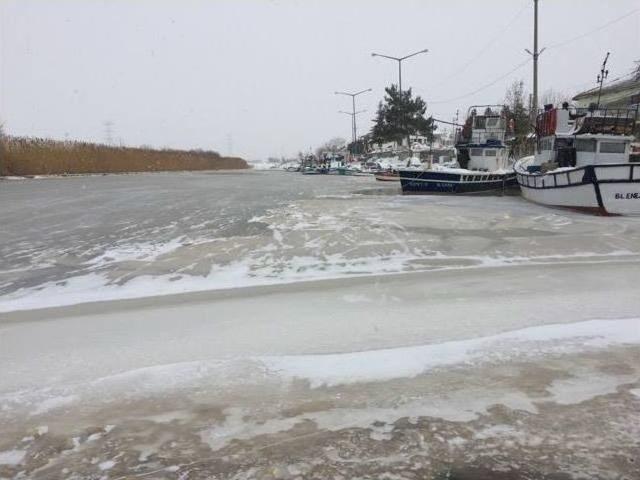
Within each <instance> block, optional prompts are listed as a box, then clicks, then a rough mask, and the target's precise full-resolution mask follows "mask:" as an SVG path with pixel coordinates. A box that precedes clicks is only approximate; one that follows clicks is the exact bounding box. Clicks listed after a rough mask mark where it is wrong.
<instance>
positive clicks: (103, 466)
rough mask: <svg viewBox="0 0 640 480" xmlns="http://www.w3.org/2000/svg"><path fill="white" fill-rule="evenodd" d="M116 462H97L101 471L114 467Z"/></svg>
mask: <svg viewBox="0 0 640 480" xmlns="http://www.w3.org/2000/svg"><path fill="white" fill-rule="evenodd" d="M115 465H116V462H114V461H113V460H107V461H105V462H101V463H99V464H98V468H99V469H100V470H102V471H105V470H111V469H112V468H113V467H115Z"/></svg>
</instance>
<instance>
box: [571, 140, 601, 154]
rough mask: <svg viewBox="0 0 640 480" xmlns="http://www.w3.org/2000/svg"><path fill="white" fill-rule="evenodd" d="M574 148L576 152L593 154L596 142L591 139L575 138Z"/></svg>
mask: <svg viewBox="0 0 640 480" xmlns="http://www.w3.org/2000/svg"><path fill="white" fill-rule="evenodd" d="M575 147H576V151H577V152H595V151H596V141H595V140H594V139H592V138H589V139H587V138H576V142H575Z"/></svg>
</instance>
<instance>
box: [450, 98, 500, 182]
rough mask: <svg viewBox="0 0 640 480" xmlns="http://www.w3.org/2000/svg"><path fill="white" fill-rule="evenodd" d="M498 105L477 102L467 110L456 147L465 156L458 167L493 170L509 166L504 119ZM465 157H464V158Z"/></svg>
mask: <svg viewBox="0 0 640 480" xmlns="http://www.w3.org/2000/svg"><path fill="white" fill-rule="evenodd" d="M503 112H504V107H503V106H502V105H481V106H474V107H471V108H470V109H469V115H468V117H467V121H466V123H465V126H464V128H463V129H462V135H461V138H460V142H459V143H458V149H459V150H461V152H460V153H461V154H462V155H461V157H468V161H466V162H465V165H462V163H461V167H462V168H466V169H468V170H479V171H485V172H494V171H498V170H503V169H506V168H508V166H509V152H508V149H507V147H506V145H505V143H504V142H505V136H506V132H507V122H506V119H505V117H504V113H503ZM465 160H466V158H465Z"/></svg>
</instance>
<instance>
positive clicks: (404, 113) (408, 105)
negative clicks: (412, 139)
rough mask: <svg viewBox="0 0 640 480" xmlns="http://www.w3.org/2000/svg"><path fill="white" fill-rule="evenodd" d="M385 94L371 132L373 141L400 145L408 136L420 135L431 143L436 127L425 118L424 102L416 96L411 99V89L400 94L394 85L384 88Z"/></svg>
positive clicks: (425, 107)
mask: <svg viewBox="0 0 640 480" xmlns="http://www.w3.org/2000/svg"><path fill="white" fill-rule="evenodd" d="M385 92H386V95H385V97H384V101H382V102H380V104H379V105H378V112H377V114H376V118H375V120H374V122H375V125H374V126H373V129H372V130H371V134H372V137H373V141H374V142H376V143H384V142H391V141H396V142H398V143H400V142H401V141H402V139H404V138H406V137H407V136H408V135H422V136H425V137H427V139H428V141H432V140H433V131H434V130H435V129H436V127H435V125H434V124H433V118H432V117H429V118H426V117H425V112H426V111H427V104H426V103H425V101H424V100H422V98H420V97H418V96H416V98H415V99H414V98H412V94H411V89H408V90H404V91H403V92H402V93H400V92H399V91H398V88H397V87H396V86H395V85H392V86H390V87H387V88H385Z"/></svg>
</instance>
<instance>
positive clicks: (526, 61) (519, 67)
mask: <svg viewBox="0 0 640 480" xmlns="http://www.w3.org/2000/svg"><path fill="white" fill-rule="evenodd" d="M530 61H531V59H530V58H527V59H526V60H525V61H524V62H522V63H519V64H518V65H516V66H515V67H514V68H513V69H511V70H509V71H508V72H507V73H505V74H503V75H501V76H500V77H498V78H496V79H495V80H493V81H492V82H490V83H487V84H486V85H483V86H482V87H480V88H478V89H476V90H474V91H473V92H469V93H465V94H464V95H460V96H459V97H455V98H449V99H447V100H437V101H434V102H429V104H430V105H433V104H434V103H435V104H437V103H449V102H454V101H456V100H461V99H463V98H467V97H470V96H471V95H475V94H476V93H480V92H482V91H483V90H486V89H487V88H489V87H492V86H494V85H495V84H496V83H498V82H499V81H500V80H503V79H505V78H506V77H508V76H509V75H511V74H512V73H514V72H516V71H517V70H520V69H521V68H522V67H524V66H525V65H526V64H527V63H529V62H530Z"/></svg>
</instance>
